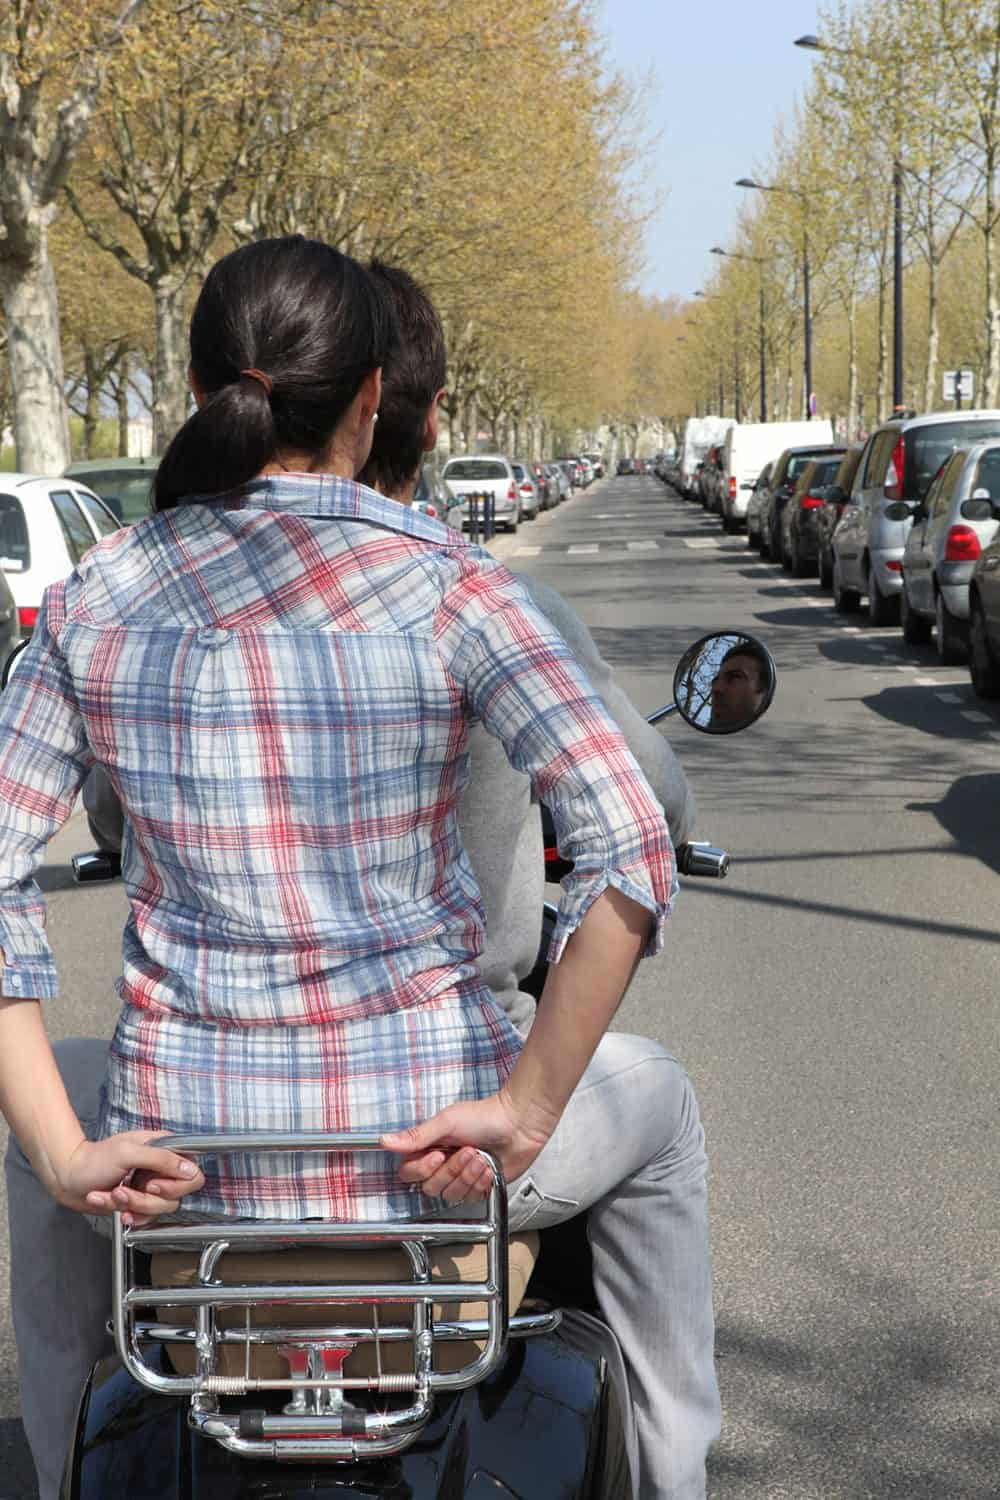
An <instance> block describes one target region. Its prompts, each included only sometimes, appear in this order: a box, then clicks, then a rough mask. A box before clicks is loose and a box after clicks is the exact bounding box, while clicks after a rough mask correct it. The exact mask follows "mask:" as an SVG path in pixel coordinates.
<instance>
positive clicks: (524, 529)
mask: <svg viewBox="0 0 1000 1500" xmlns="http://www.w3.org/2000/svg"><path fill="white" fill-rule="evenodd" d="M606 479H607V476H604V477H602V478H601V479H595V480H594V481H593V483H592V484H590V485H588V486H587V488H586V489H585V490H574V491H573V493H572V495H570V497H569V499H568V500H564V501H563V502H562V504H561V505H557V506H556V508H555V510H544V511H542V514H541V515H540V516H538V517H537V518H536V519H535V520H534V521H522V522H521V524H520V526H519V527H518V528H517V530H516V531H498V532H497V534H496V536H495V537H493V539H492V541H489V542H482V543H480V545H481V546H485V547H486V549H487V551H489V552H492V554H493V556H494V557H498V558H499V559H500V561H501V562H506V561H507V560H508V559H509V558H510V557H512V556H513V554H514V552H515V551H516V549H517V548H518V547H522V546H526V545H534V544H535V543H536V542H537V541H541V539H542V537H543V536H544V533H545V531H546V530H547V529H548V527H549V526H551V525H552V523H553V521H554V520H555V519H556V517H557V516H563V515H565V514H566V511H567V508H570V509H571V508H572V507H573V505H574V504H575V503H576V502H577V501H578V500H580V499H581V498H582V497H583V496H584V495H594V494H596V493H597V491H598V490H600V489H602V488H603V486H604V484H605V483H606ZM542 545H544V542H543V543H542Z"/></svg>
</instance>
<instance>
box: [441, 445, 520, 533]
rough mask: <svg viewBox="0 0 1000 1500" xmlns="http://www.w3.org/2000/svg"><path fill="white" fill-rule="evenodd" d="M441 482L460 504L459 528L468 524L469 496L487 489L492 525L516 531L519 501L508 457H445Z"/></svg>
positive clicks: (470, 455)
mask: <svg viewBox="0 0 1000 1500" xmlns="http://www.w3.org/2000/svg"><path fill="white" fill-rule="evenodd" d="M441 480H442V483H443V484H445V485H446V486H447V488H448V489H449V490H450V492H451V494H452V495H454V497H455V499H456V500H458V501H459V503H460V504H461V505H462V508H463V512H464V516H463V520H462V529H463V531H465V530H468V526H469V515H468V510H469V501H468V497H469V496H470V495H482V494H485V493H486V491H489V492H490V493H491V494H492V496H493V504H494V507H495V509H494V519H495V522H496V525H497V526H498V527H499V526H504V527H506V529H507V530H508V531H516V530H517V526H518V522H519V521H520V519H521V504H520V498H519V495H518V488H517V480H516V479H515V477H514V470H513V467H512V466H511V462H510V459H509V458H505V457H504V456H503V455H502V454H499V453H476V454H467V455H465V456H463V457H456V458H449V460H448V462H447V463H446V464H445V466H444V468H443V469H442V471H441Z"/></svg>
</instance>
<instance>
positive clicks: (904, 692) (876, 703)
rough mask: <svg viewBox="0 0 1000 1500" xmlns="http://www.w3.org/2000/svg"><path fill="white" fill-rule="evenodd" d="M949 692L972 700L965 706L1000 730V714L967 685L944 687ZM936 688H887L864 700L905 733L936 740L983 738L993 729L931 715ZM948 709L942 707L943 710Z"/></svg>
mask: <svg viewBox="0 0 1000 1500" xmlns="http://www.w3.org/2000/svg"><path fill="white" fill-rule="evenodd" d="M941 686H942V687H944V688H945V689H946V691H952V692H958V693H960V694H961V695H962V696H963V697H967V698H968V702H967V704H965V705H964V706H965V707H966V708H968V709H972V710H974V711H975V712H976V713H982V714H985V715H986V716H987V718H988V719H990V720H992V723H993V727H994V728H996V729H1000V713H998V712H997V711H996V709H995V708H994V709H993V710H992V711H991V710H990V708H989V706H988V705H986V704H983V703H982V702H981V700H980V699H978V698H976V697H974V696H973V694H972V692H971V690H970V689H969V688H967V687H965V686H964V685H962V686H959V687H954V688H953V687H951V685H950V684H945V683H942V685H941ZM933 692H934V689H933V688H918V687H908V688H907V687H898V688H883V690H882V692H880V693H877V694H874V695H873V696H872V697H870V698H862V700H861V701H862V703H863V704H864V705H865V707H866V708H870V709H871V710H872V712H873V713H876V714H878V715H879V716H880V718H883V719H888V720H890V722H891V723H893V724H900V725H902V726H903V727H904V728H905V729H919V730H920V731H921V732H922V733H923V734H930V735H932V736H933V737H934V739H936V740H940V739H949V740H968V739H976V738H981V737H982V733H983V730H984V729H989V727H990V725H989V724H985V723H984V724H977V723H976V721H975V720H969V719H963V718H962V715H961V713H960V712H959V713H954V712H949V713H944V712H940V713H935V714H928V712H927V695H928V693H933ZM945 706H946V705H942V709H943V708H944V707H945Z"/></svg>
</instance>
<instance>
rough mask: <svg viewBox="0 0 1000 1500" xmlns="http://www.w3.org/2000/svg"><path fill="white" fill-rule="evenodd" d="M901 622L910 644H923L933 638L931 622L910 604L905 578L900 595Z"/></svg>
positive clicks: (905, 638) (905, 639)
mask: <svg viewBox="0 0 1000 1500" xmlns="http://www.w3.org/2000/svg"><path fill="white" fill-rule="evenodd" d="M899 623H900V625H901V626H902V627H903V640H904V641H905V642H906V644H907V645H908V646H922V645H923V644H924V643H925V642H926V641H929V640H930V638H931V622H930V620H925V619H924V617H923V615H918V614H917V613H916V611H915V610H914V608H913V606H912V605H911V604H910V596H909V594H908V593H907V592H906V579H905V578H904V579H903V592H902V593H901V594H900V596H899Z"/></svg>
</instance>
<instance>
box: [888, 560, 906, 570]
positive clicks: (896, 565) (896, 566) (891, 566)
mask: <svg viewBox="0 0 1000 1500" xmlns="http://www.w3.org/2000/svg"><path fill="white" fill-rule="evenodd" d="M885 571H886V572H887V573H902V571H903V564H902V563H901V562H899V561H898V560H897V559H896V558H893V559H892V561H891V562H887V563H886V565H885Z"/></svg>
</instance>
